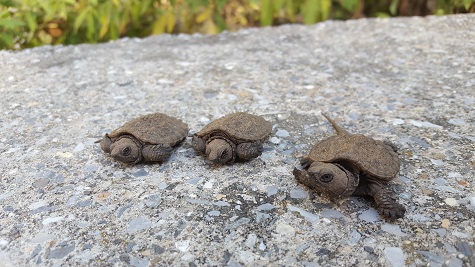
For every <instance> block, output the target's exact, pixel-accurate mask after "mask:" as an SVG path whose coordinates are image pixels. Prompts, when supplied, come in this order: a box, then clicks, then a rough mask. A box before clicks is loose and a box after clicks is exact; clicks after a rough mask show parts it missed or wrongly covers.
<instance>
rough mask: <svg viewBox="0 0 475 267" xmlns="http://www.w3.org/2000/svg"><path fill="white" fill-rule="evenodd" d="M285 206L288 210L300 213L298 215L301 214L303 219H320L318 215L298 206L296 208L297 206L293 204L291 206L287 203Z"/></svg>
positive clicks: (314, 220) (313, 220) (315, 220)
mask: <svg viewBox="0 0 475 267" xmlns="http://www.w3.org/2000/svg"><path fill="white" fill-rule="evenodd" d="M287 208H288V209H289V210H290V211H296V212H298V213H300V216H302V217H303V218H304V219H305V220H307V221H309V222H311V223H314V222H317V221H318V220H319V219H320V217H319V216H318V215H316V214H313V213H310V212H308V211H305V210H303V209H300V208H297V207H294V206H291V205H287Z"/></svg>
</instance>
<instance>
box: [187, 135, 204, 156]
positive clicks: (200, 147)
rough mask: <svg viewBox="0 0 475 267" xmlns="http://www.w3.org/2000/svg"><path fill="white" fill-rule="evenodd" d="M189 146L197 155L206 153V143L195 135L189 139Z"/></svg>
mask: <svg viewBox="0 0 475 267" xmlns="http://www.w3.org/2000/svg"><path fill="white" fill-rule="evenodd" d="M191 145H192V146H193V149H194V150H195V152H196V153H198V154H204V153H205V152H206V142H205V141H204V140H203V138H200V137H198V136H197V135H193V138H192V139H191Z"/></svg>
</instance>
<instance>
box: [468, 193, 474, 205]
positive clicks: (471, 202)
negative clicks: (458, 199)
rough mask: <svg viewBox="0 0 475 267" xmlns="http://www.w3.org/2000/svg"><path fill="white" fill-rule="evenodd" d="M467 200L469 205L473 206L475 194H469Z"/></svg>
mask: <svg viewBox="0 0 475 267" xmlns="http://www.w3.org/2000/svg"><path fill="white" fill-rule="evenodd" d="M468 200H469V201H470V205H471V206H473V207H475V195H472V196H470V197H469V198H468Z"/></svg>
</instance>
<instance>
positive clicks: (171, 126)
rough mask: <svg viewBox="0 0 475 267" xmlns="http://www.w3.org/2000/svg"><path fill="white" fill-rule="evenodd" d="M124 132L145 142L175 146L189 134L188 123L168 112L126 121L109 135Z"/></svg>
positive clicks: (114, 135) (117, 135)
mask: <svg viewBox="0 0 475 267" xmlns="http://www.w3.org/2000/svg"><path fill="white" fill-rule="evenodd" d="M124 134H130V135H133V136H134V137H135V138H137V139H138V140H140V141H141V142H143V143H149V144H153V145H157V144H165V145H169V146H174V145H176V144H177V143H179V142H180V141H182V140H183V139H185V137H186V136H187V135H188V125H186V123H184V122H182V121H181V120H179V119H176V118H173V117H170V116H168V115H166V114H162V113H153V114H148V115H144V116H140V117H138V118H135V119H133V120H131V121H129V122H126V123H125V124H124V125H122V127H120V128H118V129H116V130H114V131H112V132H111V133H110V134H109V137H110V138H112V139H115V138H117V137H120V136H121V135H124Z"/></svg>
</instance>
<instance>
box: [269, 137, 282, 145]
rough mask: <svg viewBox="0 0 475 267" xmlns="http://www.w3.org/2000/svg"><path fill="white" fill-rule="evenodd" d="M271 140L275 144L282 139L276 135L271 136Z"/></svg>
mask: <svg viewBox="0 0 475 267" xmlns="http://www.w3.org/2000/svg"><path fill="white" fill-rule="evenodd" d="M270 141H271V143H272V144H275V145H278V144H279V143H280V139H279V138H277V137H275V136H273V137H271V138H270Z"/></svg>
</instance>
